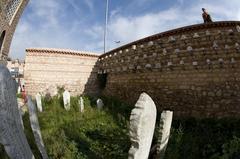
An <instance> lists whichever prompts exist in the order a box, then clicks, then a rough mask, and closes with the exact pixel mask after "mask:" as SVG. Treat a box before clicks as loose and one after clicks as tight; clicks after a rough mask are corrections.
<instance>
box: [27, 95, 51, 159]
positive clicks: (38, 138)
mask: <svg viewBox="0 0 240 159" xmlns="http://www.w3.org/2000/svg"><path fill="white" fill-rule="evenodd" d="M27 99H28V101H27V105H28V110H29V118H30V124H31V128H32V131H33V136H34V138H35V142H36V145H37V147H38V150H39V151H40V153H41V155H42V158H43V159H48V155H47V152H46V150H45V146H44V143H43V139H42V135H41V130H40V126H39V122H38V117H37V110H36V106H35V104H34V103H33V101H32V98H31V97H30V96H27Z"/></svg>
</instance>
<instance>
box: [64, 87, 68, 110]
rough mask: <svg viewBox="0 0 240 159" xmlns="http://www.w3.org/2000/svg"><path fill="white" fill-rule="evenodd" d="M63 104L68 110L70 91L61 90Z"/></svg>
mask: <svg viewBox="0 0 240 159" xmlns="http://www.w3.org/2000/svg"><path fill="white" fill-rule="evenodd" d="M63 104H64V108H65V109H66V110H70V93H69V92H68V91H67V90H65V91H64V92H63Z"/></svg>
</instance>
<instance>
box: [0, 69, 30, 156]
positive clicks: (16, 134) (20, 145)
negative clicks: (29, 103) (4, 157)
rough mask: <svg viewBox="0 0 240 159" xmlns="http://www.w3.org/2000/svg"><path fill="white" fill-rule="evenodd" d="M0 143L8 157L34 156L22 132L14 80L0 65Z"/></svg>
mask: <svg viewBox="0 0 240 159" xmlns="http://www.w3.org/2000/svg"><path fill="white" fill-rule="evenodd" d="M0 90H1V91H0V121H1V122H0V128H1V131H0V143H1V144H2V145H3V146H4V148H5V151H6V153H7V154H8V156H9V158H13V159H17V158H21V159H22V158H24V159H25V158H26V159H32V158H34V156H33V153H32V151H31V149H30V146H29V144H28V141H27V138H26V136H25V134H24V131H23V128H22V125H21V119H20V115H19V110H18V104H17V97H16V90H15V84H14V81H13V79H12V77H11V75H10V73H9V71H8V69H7V68H6V67H5V66H3V65H0Z"/></svg>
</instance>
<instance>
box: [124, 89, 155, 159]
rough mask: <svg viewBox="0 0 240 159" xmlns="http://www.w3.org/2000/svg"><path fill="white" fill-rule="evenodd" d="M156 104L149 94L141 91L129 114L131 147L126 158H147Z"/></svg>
mask: <svg viewBox="0 0 240 159" xmlns="http://www.w3.org/2000/svg"><path fill="white" fill-rule="evenodd" d="M156 117H157V110H156V106H155V104H154V102H153V100H152V99H151V97H150V96H149V95H147V94H146V93H142V94H141V95H140V97H139V99H138V101H137V103H136V104H135V108H134V109H133V110H132V112H131V116H130V140H131V143H132V145H131V147H130V150H129V152H128V159H147V158H148V156H149V152H150V148H151V143H152V138H153V133H154V128H155V123H156Z"/></svg>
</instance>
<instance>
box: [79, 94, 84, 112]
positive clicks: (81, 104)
mask: <svg viewBox="0 0 240 159" xmlns="http://www.w3.org/2000/svg"><path fill="white" fill-rule="evenodd" d="M78 104H79V110H80V112H81V113H82V112H84V101H83V98H82V97H80V99H79V101H78Z"/></svg>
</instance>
